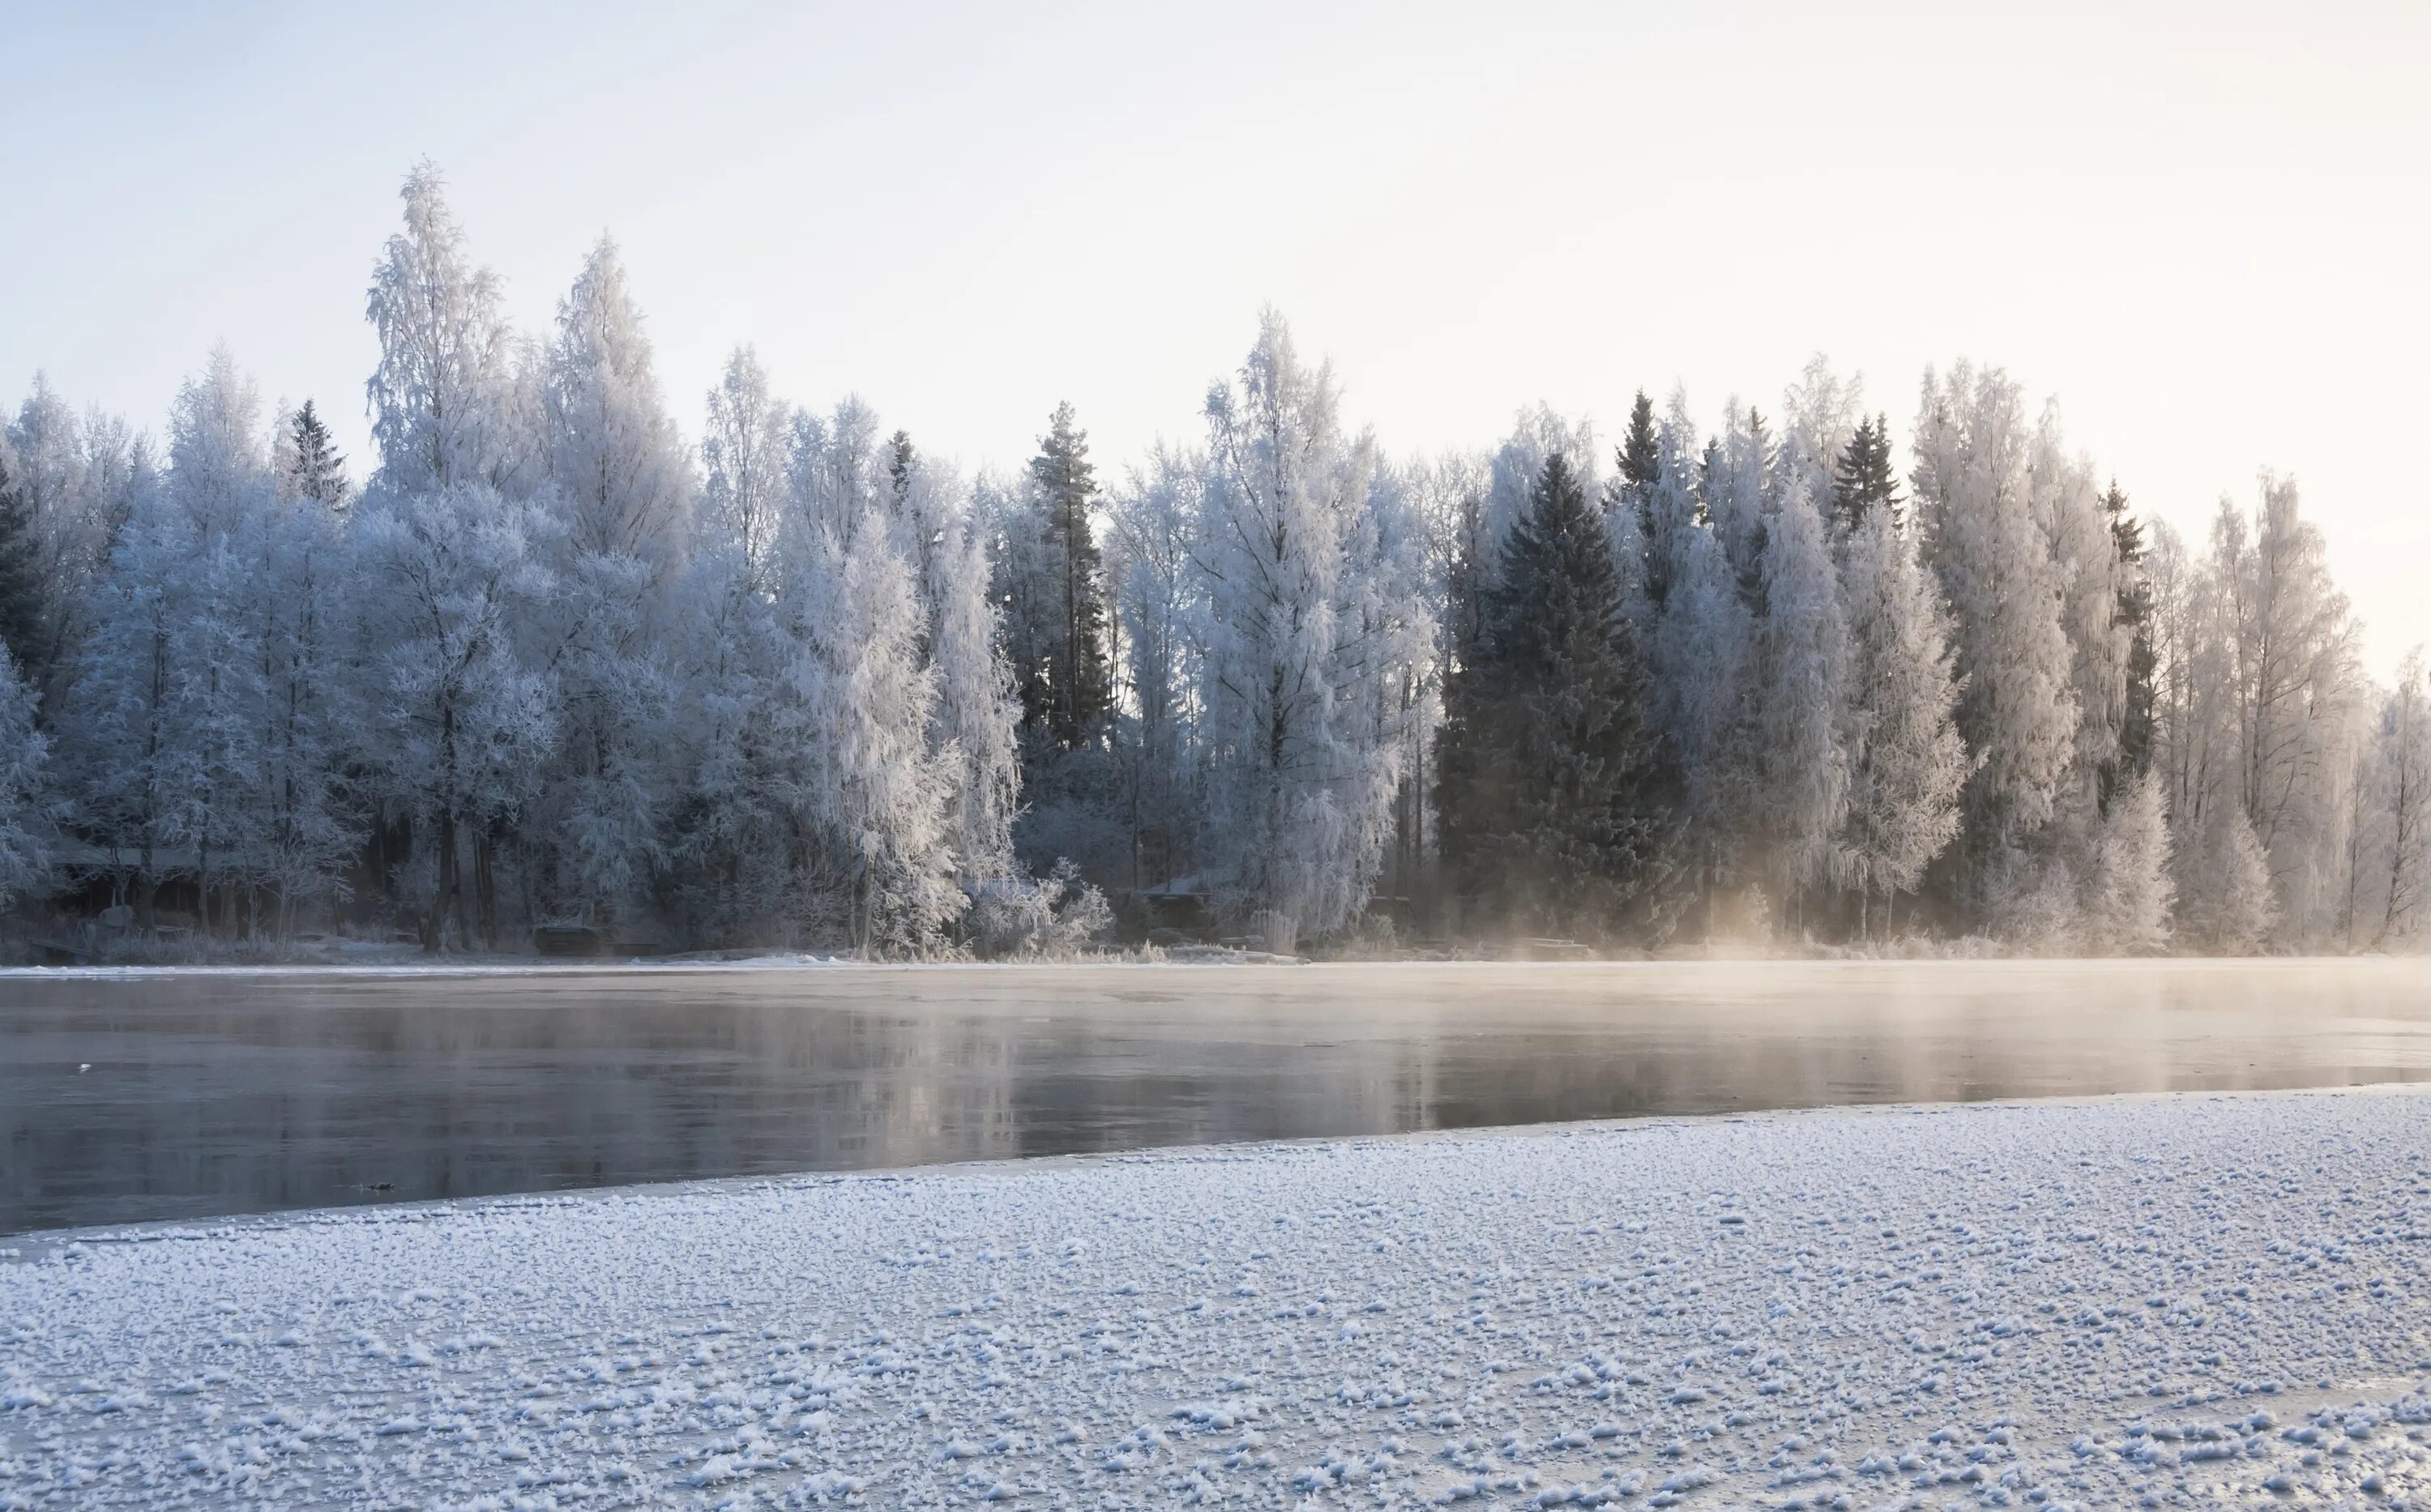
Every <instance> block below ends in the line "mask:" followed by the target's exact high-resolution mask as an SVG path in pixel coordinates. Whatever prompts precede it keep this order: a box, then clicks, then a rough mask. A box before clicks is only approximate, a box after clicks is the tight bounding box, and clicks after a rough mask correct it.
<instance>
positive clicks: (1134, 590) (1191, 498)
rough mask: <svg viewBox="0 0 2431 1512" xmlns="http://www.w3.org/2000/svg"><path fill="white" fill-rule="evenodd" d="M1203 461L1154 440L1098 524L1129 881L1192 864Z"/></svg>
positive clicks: (1166, 879) (1153, 882)
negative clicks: (1115, 670)
mask: <svg viewBox="0 0 2431 1512" xmlns="http://www.w3.org/2000/svg"><path fill="white" fill-rule="evenodd" d="M1207 472H1208V468H1207V461H1206V459H1205V458H1204V457H1203V456H1197V455H1192V454H1188V453H1184V452H1181V451H1178V450H1175V449H1174V448H1172V447H1169V446H1164V445H1160V446H1159V447H1158V448H1157V449H1156V450H1155V451H1154V452H1153V453H1151V454H1150V455H1149V457H1148V461H1147V462H1145V463H1144V464H1142V465H1141V466H1139V467H1137V468H1134V469H1133V470H1132V474H1131V477H1130V479H1128V481H1127V482H1126V483H1125V484H1124V486H1123V487H1121V488H1119V489H1117V490H1115V495H1114V497H1113V501H1112V504H1113V507H1112V509H1111V510H1110V511H1109V512H1108V524H1107V580H1108V582H1109V584H1110V585H1111V589H1112V593H1111V597H1112V599H1113V602H1114V610H1115V613H1114V626H1115V638H1116V640H1117V643H1118V644H1119V646H1120V647H1121V648H1122V655H1121V659H1120V661H1119V663H1118V666H1119V668H1120V673H1119V675H1120V677H1121V679H1122V683H1123V689H1124V697H1123V699H1122V701H1121V702H1120V704H1119V705H1118V706H1117V707H1118V710H1119V714H1118V717H1119V719H1120V721H1121V729H1120V731H1119V732H1118V735H1117V738H1116V740H1115V758H1116V763H1117V773H1118V779H1119V787H1118V796H1117V806H1118V810H1119V814H1120V821H1121V827H1122V834H1123V843H1124V848H1125V850H1126V852H1127V854H1126V861H1127V866H1126V869H1125V876H1126V878H1127V880H1128V882H1129V883H1130V885H1132V886H1133V887H1151V886H1164V885H1165V884H1168V883H1170V882H1173V881H1174V880H1175V879H1176V878H1178V877H1181V876H1182V875H1184V874H1186V873H1188V872H1189V871H1190V870H1191V869H1192V868H1193V867H1195V866H1196V865H1198V858H1199V832H1200V826H1201V822H1202V818H1203V815H1204V808H1205V803H1204V796H1203V789H1202V788H1201V786H1200V775H1201V768H1200V764H1199V754H1200V750H1199V709H1200V699H1201V697H1202V695H1203V692H1204V688H1205V683H1204V680H1203V679H1202V677H1201V675H1200V642H1199V626H1200V625H1201V624H1202V623H1203V614H1202V606H1201V602H1200V599H1201V596H1202V594H1203V592H1204V589H1205V587H1206V584H1205V582H1204V580H1202V579H1201V578H1200V577H1199V572H1198V569H1197V562H1198V546H1197V538H1196V533H1195V532H1196V531H1197V530H1198V529H1199V526H1200V525H1201V524H1202V523H1203V522H1204V521H1205V520H1206V519H1207V518H1208V517H1209V515H1208V511H1207V510H1206V508H1205V501H1204V496H1205V493H1206V486H1207Z"/></svg>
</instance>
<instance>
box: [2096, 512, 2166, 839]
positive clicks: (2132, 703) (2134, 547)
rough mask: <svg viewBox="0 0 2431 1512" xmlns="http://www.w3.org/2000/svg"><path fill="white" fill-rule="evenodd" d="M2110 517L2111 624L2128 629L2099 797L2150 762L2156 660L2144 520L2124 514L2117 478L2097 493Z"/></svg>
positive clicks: (2149, 766)
mask: <svg viewBox="0 0 2431 1512" xmlns="http://www.w3.org/2000/svg"><path fill="white" fill-rule="evenodd" d="M2102 508H2103V511H2104V512H2105V513H2107V514H2108V515H2109V516H2110V544H2111V547H2112V549H2113V550H2114V551H2115V552H2116V553H2117V555H2118V558H2119V608H2118V611H2117V613H2116V617H2115V619H2114V621H2113V623H2115V624H2119V625H2123V626H2125V627H2126V629H2127V635H2128V640H2127V701H2126V709H2125V711H2124V713H2123V714H2121V718H2120V721H2119V754H2118V756H2117V758H2116V759H2115V760H2114V761H2113V762H2112V763H2111V764H2110V766H2109V767H2107V768H2106V769H2105V770H2104V772H2103V773H2102V801H2103V803H2104V806H2105V807H2106V806H2108V804H2109V801H2110V795H2111V794H2112V793H2114V792H2116V791H2117V790H2118V788H2119V785H2120V784H2121V782H2122V781H2126V780H2127V779H2130V778H2136V777H2141V776H2143V775H2144V773H2146V772H2147V771H2150V770H2151V769H2152V765H2153V697H2154V689H2153V678H2154V671H2155V670H2156V669H2157V668H2158V667H2159V665H2160V658H2159V657H2158V656H2157V655H2156V654H2154V650H2153V589H2152V585H2151V584H2150V583H2148V582H2146V581H2145V580H2144V566H2143V563H2144V524H2143V522H2142V521H2141V520H2138V519H2137V518H2136V516H2135V515H2133V514H2130V513H2129V512H2127V495H2126V494H2125V492H2124V491H2122V490H2121V488H2120V486H2119V484H2118V482H2117V480H2116V479H2114V480H2112V482H2111V484H2110V491H2109V492H2108V493H2106V494H2104V495H2103V496H2102Z"/></svg>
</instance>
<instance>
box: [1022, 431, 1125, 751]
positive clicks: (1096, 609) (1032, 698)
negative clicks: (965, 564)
mask: <svg viewBox="0 0 2431 1512" xmlns="http://www.w3.org/2000/svg"><path fill="white" fill-rule="evenodd" d="M1030 478H1031V483H1032V484H1034V485H1035V486H1034V489H1033V491H1032V497H1033V500H1034V502H1035V506H1036V509H1037V518H1036V522H1035V527H1036V529H1037V531H1038V536H1039V539H1040V542H1041V543H1042V545H1043V546H1044V550H1043V551H1042V552H1041V553H1040V556H1041V558H1042V561H1041V563H1040V566H1041V568H1042V570H1043V572H1044V573H1045V574H1046V576H1047V578H1048V581H1047V582H1046V583H1044V584H1042V585H1040V586H1042V587H1043V588H1044V589H1045V595H1044V596H1045V597H1046V599H1047V601H1048V609H1049V613H1048V616H1047V624H1046V627H1045V629H1046V631H1047V633H1046V634H1045V635H1044V636H1043V637H1042V638H1041V640H1042V644H1041V645H1039V646H1038V647H1036V654H1035V656H1034V658H1033V659H1032V660H1031V664H1029V665H1027V666H1016V667H1015V668H1014V676H1015V678H1016V679H1017V680H1018V682H1019V687H1020V692H1021V710H1022V722H1023V724H1024V725H1025V726H1027V727H1030V729H1031V731H1036V732H1043V733H1044V734H1046V735H1047V736H1048V738H1049V739H1050V741H1051V742H1052V744H1053V745H1054V746H1055V747H1057V748H1061V749H1064V750H1072V749H1075V748H1079V747H1080V746H1081V745H1083V744H1085V743H1086V742H1088V741H1089V740H1090V739H1091V738H1092V737H1093V736H1094V735H1095V734H1096V733H1097V731H1098V727H1099V724H1100V722H1101V721H1102V720H1103V718H1104V716H1105V714H1106V713H1107V711H1108V710H1109V709H1111V708H1112V707H1113V706H1114V680H1113V678H1112V676H1111V675H1110V673H1109V671H1108V666H1107V655H1106V604H1105V593H1104V586H1103V582H1102V578H1103V570H1104V569H1103V563H1102V561H1101V560H1100V558H1099V556H1098V542H1097V536H1096V533H1095V531H1094V529H1093V528H1092V527H1091V524H1090V521H1089V508H1090V505H1091V504H1092V502H1094V501H1095V499H1096V498H1097V495H1098V474H1097V469H1096V468H1095V467H1093V466H1091V465H1090V462H1089V436H1088V432H1087V431H1085V430H1082V429H1081V428H1080V427H1079V425H1077V424H1076V423H1075V419H1074V415H1073V411H1072V406H1071V405H1070V404H1068V403H1067V404H1059V405H1057V406H1056V407H1055V413H1054V415H1053V416H1052V417H1051V418H1050V419H1049V421H1048V432H1047V434H1046V435H1045V436H1044V437H1042V438H1041V439H1040V441H1039V444H1038V455H1037V456H1035V457H1033V458H1031V461H1030Z"/></svg>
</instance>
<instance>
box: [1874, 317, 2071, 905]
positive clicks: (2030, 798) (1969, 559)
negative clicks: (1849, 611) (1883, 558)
mask: <svg viewBox="0 0 2431 1512" xmlns="http://www.w3.org/2000/svg"><path fill="white" fill-rule="evenodd" d="M2034 442H2035V438H2034V435H2033V434H2032V433H2031V432H2030V430H2029V429H2028V428H2027V425H2026V422H2025V412H2024V405H2023V402H2022V400H2021V398H2020V391H2019V388H2018V385H2017V384H2016V383H2015V382H2014V381H2013V380H2011V379H2010V378H2009V377H2008V375H2007V374H2005V373H2003V372H2002V371H2000V370H1999V369H1997V368H1992V369H1981V370H1979V369H1977V368H1975V367H1973V366H1971V365H1970V364H1968V363H1965V362H1961V363H1959V364H1958V365H1956V366H1955V367H1953V369H1952V370H1951V371H1950V373H1949V374H1948V376H1947V377H1942V376H1939V375H1936V374H1934V373H1931V372H1928V373H1927V374H1926V375H1925V379H1924V391H1923V399H1922V402H1921V404H1920V407H1919V412H1918V417H1917V435H1916V468H1915V471H1914V473H1913V474H1912V475H1911V477H1910V484H1911V486H1912V487H1913V489H1914V490H1915V496H1916V511H1917V518H1918V523H1919V525H1920V529H1921V531H1922V543H1923V556H1924V560H1925V562H1926V563H1927V564H1928V565H1929V566H1930V567H1932V568H1933V570H1934V572H1935V575H1936V577H1937V578H1938V579H1939V580H1940V584H1941V589H1942V592H1943V594H1944V595H1945V596H1947V598H1948V601H1949V603H1950V606H1951V609H1952V611H1953V613H1954V614H1955V616H1956V621H1957V633H1956V635H1955V637H1954V641H1953V645H1954V647H1955V650H1956V652H1957V655H1956V661H1955V665H1956V670H1957V674H1958V676H1959V678H1960V679H1961V680H1962V681H1961V685H1960V694H1959V700H1958V715H1957V717H1958V730H1959V733H1960V734H1961V735H1962V736H1963V737H1964V738H1965V739H1966V741H1967V745H1968V748H1969V749H1970V750H1972V751H1973V752H1974V753H1975V754H1976V757H1977V759H1978V761H1979V762H1980V763H1981V764H1980V765H1979V766H1978V767H1977V768H1976V771H1975V774H1974V776H1973V777H1972V778H1970V780H1969V782H1968V786H1967V792H1966V798H1965V810H1966V815H1967V823H1968V832H1967V837H1966V845H1965V846H1964V848H1962V850H1961V853H1960V859H1961V861H1962V863H1963V864H1964V865H1963V868H1962V871H1963V880H1962V882H1961V883H1960V885H1961V889H1962V891H1963V892H1964V893H1966V894H1967V895H1969V898H1970V900H1971V901H1974V902H1976V903H1977V904H1978V905H1979V906H1980V904H1981V903H1982V901H1983V900H1984V899H1985V898H1986V897H1987V890H1988V888H1989V887H1990V886H1991V884H1992V883H1993V882H1995V880H1996V879H1997V877H1998V875H1999V873H2000V872H2001V870H2002V869H2003V865H2004V860H2005V857H2006V856H2007V855H2008V854H2010V853H2013V852H2014V851H2015V849H2016V848H2017V847H2019V846H2020V844H2021V843H2022V842H2023V841H2024V840H2025V839H2026V837H2028V836H2030V835H2032V834H2033V833H2034V832H2036V831H2037V830H2039V829H2041V828H2042V826H2043V825H2045V824H2046V823H2048V822H2050V820H2051V818H2052V815H2053V814H2054V799H2055V798H2056V796H2057V794H2058V791H2059V786H2060V782H2061V779H2062V777H2063V775H2064V774H2065V773H2066V771H2067V769H2068V764H2069V761H2070V758H2071V755H2072V754H2073V752H2074V749H2075V739H2076V727H2077V719H2078V713H2079V708H2078V703H2077V698H2076V694H2075V691H2074V687H2073V678H2074V672H2075V655H2074V651H2073V649H2072V648H2071V646H2070V643H2069V638H2068V630H2067V628H2066V625H2065V624H2064V622H2063V619H2062V607H2063V596H2064V593H2065V591H2066V585H2065V584H2064V583H2063V581H2062V580H2061V578H2060V574H2059V572H2058V570H2057V568H2056V567H2055V566H2054V563H2053V560H2052V554H2051V547H2050V545H2049V541H2048V538H2047V536H2046V534H2045V532H2044V530H2043V529H2041V527H2040V525H2039V524H2038V522H2037V516H2036V512H2035V504H2034V481H2033V478H2032V475H2031V473H2030V468H2029V463H2030V461H2031V459H2032V457H2033V448H2034Z"/></svg>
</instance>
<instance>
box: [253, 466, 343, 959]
mask: <svg viewBox="0 0 2431 1512" xmlns="http://www.w3.org/2000/svg"><path fill="white" fill-rule="evenodd" d="M343 498H344V491H343V488H342V489H341V490H339V492H338V500H342V499H343ZM338 500H332V499H326V498H324V497H323V496H321V495H319V494H315V493H305V494H299V495H297V496H295V497H293V498H292V499H289V500H286V501H284V502H282V503H278V504H276V505H274V506H272V507H271V508H270V509H269V510H268V511H267V512H265V513H264V514H263V515H262V516H261V517H260V528H259V529H256V530H255V531H253V532H252V540H251V541H250V543H249V545H250V550H251V569H250V570H251V572H252V573H253V575H254V581H255V582H256V583H257V584H258V589H257V592H256V595H255V602H256V603H257V604H258V605H259V611H258V613H259V617H258V619H257V621H256V625H255V633H256V635H257V637H258V653H257V654H258V655H259V657H260V689H261V695H262V708H261V737H260V759H259V762H258V764H257V765H256V766H255V768H254V770H253V772H252V774H251V775H252V777H253V784H252V791H251V795H250V802H251V805H252V807H253V810H254V812H253V814H252V815H251V816H250V820H249V824H248V828H249V830H250V831H251V833H252V835H253V843H254V845H255V846H256V848H257V849H256V854H255V859H254V874H255V877H256V879H257V881H258V882H259V883H260V887H259V888H258V889H257V891H256V897H257V898H259V897H260V894H261V892H263V891H266V892H267V893H268V895H269V900H270V902H271V904H272V906H273V908H274V909H275V916H274V917H273V918H272V920H271V921H270V922H271V924H272V925H273V927H274V928H275V929H276V931H277V933H278V934H279V935H280V936H281V937H282V938H283V937H285V936H286V935H288V934H290V933H291V932H293V930H294V928H295V924H296V921H297V918H298V915H299V913H300V911H301V910H303V909H304V908H306V907H308V906H311V905H314V904H317V903H322V902H334V901H335V900H336V899H338V898H339V897H340V896H342V895H343V894H344V891H345V885H344V882H343V880H342V879H343V876H344V871H345V869H346V866H347V865H348V864H349V862H350V861H351V860H352V859H353V857H354V855H355V853H356V851H357V849H358V848H359V847H360V844H361V839H362V833H361V831H362V825H361V818H360V807H359V805H358V804H357V803H356V802H355V801H354V793H353V787H354V782H353V778H352V773H353V770H354V768H355V766H356V763H357V758H356V755H355V751H354V747H355V744H356V742H357V740H358V739H359V737H360V730H361V722H362V720H363V717H364V711H363V709H362V708H361V707H360V703H359V702H358V701H357V699H358V695H359V693H360V685H359V683H358V681H357V680H356V678H355V677H354V670H355V658H354V655H353V648H352V647H350V646H349V645H348V644H347V636H348V632H349V630H350V623H351V614H352V613H353V609H352V604H351V601H350V599H349V597H348V595H349V593H350V591H351V588H352V584H353V579H352V575H351V569H352V567H353V562H352V559H351V557H350V556H349V554H348V552H347V549H346V540H345V537H344V533H343V531H342V529H341V528H340V525H339V517H338V515H337V514H336V513H335V512H334V506H335V504H336V502H337V501H338Z"/></svg>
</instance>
